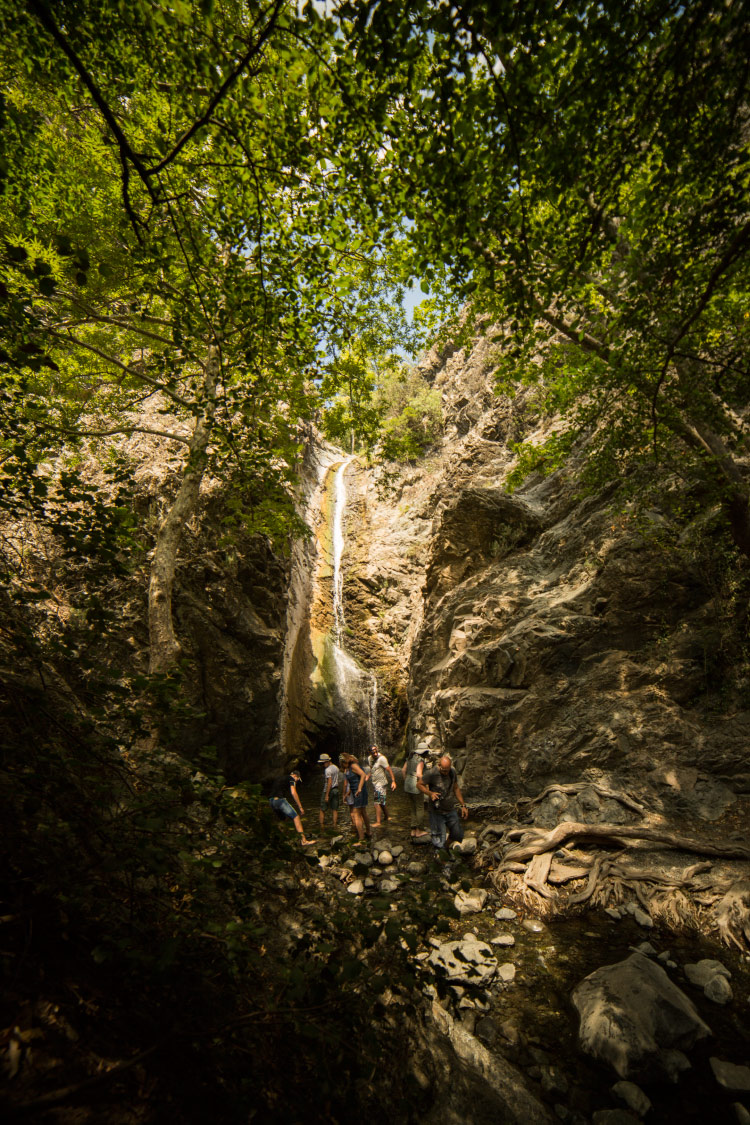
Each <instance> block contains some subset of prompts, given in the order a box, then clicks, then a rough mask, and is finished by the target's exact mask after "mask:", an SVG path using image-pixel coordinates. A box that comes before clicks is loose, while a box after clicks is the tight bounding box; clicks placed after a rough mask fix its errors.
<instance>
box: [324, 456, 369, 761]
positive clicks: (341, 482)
mask: <svg viewBox="0 0 750 1125" xmlns="http://www.w3.org/2000/svg"><path fill="white" fill-rule="evenodd" d="M353 460H354V458H353V457H349V458H348V459H347V460H346V461H342V463H341V464H340V465H339V467H338V469H337V470H336V476H335V478H334V489H333V542H332V546H333V659H334V664H335V668H336V681H337V683H338V685H339V688H340V690H341V694H342V696H343V698H344V700H345V702H346V703H347V704H348V705H349V707H350V709H351V710H352V711H353V712H354V713H355V714H356V712H357V711H361V710H366V715H367V738H368V741H369V742H374V741H375V740H376V739H377V735H378V681H377V679H376V677H375V675H374V674H373V673H372V672H370V671H368V670H367V669H366V668H362V667H361V666H360V665H359V664H358V663H357V661H356V660H355V659H354V657H353V656H351V655H350V654H349V653H348V652H347V651H346V649H345V647H344V628H345V625H346V620H345V617H344V572H343V569H342V566H341V560H342V557H343V554H344V512H345V510H346V500H347V496H346V479H345V473H346V470H347V468H348V467H349V465H350V464H351V462H352V461H353ZM363 704H364V708H363Z"/></svg>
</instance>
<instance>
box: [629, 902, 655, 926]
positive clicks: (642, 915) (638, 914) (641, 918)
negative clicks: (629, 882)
mask: <svg viewBox="0 0 750 1125" xmlns="http://www.w3.org/2000/svg"><path fill="white" fill-rule="evenodd" d="M633 918H634V919H635V921H636V922H637V923H638V925H639V926H643V928H644V929H646V930H651V929H653V926H654V920H653V918H652V917H651V915H650V914H646V912H645V911H644V910H641V909H639V907H637V906H636V908H635V910H634V911H633Z"/></svg>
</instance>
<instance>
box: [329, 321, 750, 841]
mask: <svg viewBox="0 0 750 1125" xmlns="http://www.w3.org/2000/svg"><path fill="white" fill-rule="evenodd" d="M492 348H493V345H492V343H491V342H490V340H489V339H486V338H479V339H477V340H475V341H474V343H473V345H472V346H470V347H468V348H466V349H462V350H452V351H451V350H447V351H443V352H438V351H434V352H433V353H431V354H430V355H429V356H427V358H426V359H425V360H424V361H423V363H422V367H421V369H422V372H423V374H424V376H425V377H426V378H427V379H428V381H430V382H431V383H432V385H433V386H434V387H436V388H438V389H439V390H440V392H441V395H442V401H443V407H444V411H445V434H444V438H443V441H442V444H441V445H440V446H439V447H438V448H436V449H435V450H434V451H433V452H432V453H431V454H430V455H429V456H428V457H427V458H426V459H425V460H424V461H422V462H420V463H419V464H417V465H414V466H411V467H407V468H406V469H405V470H404V472H403V474H402V476H401V477H400V479H399V480H398V482H397V485H396V487H395V488H394V489H392V490H391V491H390V493H388V494H384V493H383V490H382V488H381V493H380V494H379V493H378V485H379V483H380V484H381V485H382V476H379V470H378V469H374V470H369V471H368V472H364V471H361V472H360V474H359V486H358V487H359V490H360V492H359V495H360V500H359V508H358V517H359V518H358V521H355V520H352V522H351V524H350V529H349V534H350V537H351V538H352V542H351V545H350V559H351V561H352V567H351V569H350V571H349V573H348V576H347V585H346V594H347V597H348V598H349V599H350V602H351V604H352V605H353V606H355V607H356V611H355V613H354V618H356V621H355V632H356V633H357V643H361V644H362V646H363V649H369V650H370V652H371V653H372V654H373V656H374V660H375V664H376V665H377V664H379V666H380V667H382V668H383V669H386V668H387V669H388V673H387V674H388V676H389V677H390V682H391V685H392V691H393V692H395V693H396V695H398V696H399V698H400V694H399V693H401V694H403V693H404V692H406V693H408V702H409V727H408V738H409V741H410V743H412V742H416V741H418V740H427V741H428V742H429V743H430V744H431V745H432V746H434V747H438V746H439V747H441V748H443V749H444V750H446V751H447V752H449V753H450V754H451V755H452V756H453V758H454V762H455V764H456V766H457V768H458V770H459V774H460V777H461V783H462V787H463V791H464V793H465V794H466V795H467V796H468V798H469V800H470V802H471V801H472V800H473V801H474V802H478V803H482V802H485V801H486V802H488V803H492V802H496V801H502V800H506V799H508V798H513V797H514V796H517V795H518V794H519V793H521V794H529V795H531V794H532V793H534V794H535V793H537V792H539V790H540V789H541V788H542V787H543V786H544V785H545V784H547V783H549V782H550V781H553V780H557V781H560V780H575V781H577V780H580V779H581V777H585V778H591V779H592V780H601V779H605V780H606V779H607V778H608V777H610V776H620V777H621V776H622V775H625V776H628V775H629V776H631V777H633V778H637V780H638V783H639V785H640V786H641V792H642V793H645V792H646V791H647V792H648V795H649V801H650V803H651V805H652V807H653V808H654V809H656V810H663V811H669V810H670V809H673V810H678V811H682V812H685V813H688V814H690V815H693V816H697V817H699V818H702V819H704V820H707V821H710V820H715V819H717V818H719V817H721V816H722V815H723V814H724V812H725V811H726V810H727V809H728V808H730V806H731V803H732V802H733V801H734V800H735V799H736V796H735V794H736V793H737V792H744V791H750V773H748V769H747V759H746V749H745V748H746V746H747V741H748V736H749V735H750V712H748V711H747V710H746V709H745V707H744V704H743V703H742V696H741V694H740V692H739V689H738V690H737V692H735V694H734V696H733V698H732V699H731V700H728V698H727V696H725V698H724V700H723V702H722V703H721V705H720V706H718V707H717V706H715V704H716V701H717V698H718V697H716V696H715V695H714V694H713V693H714V691H715V690H716V691H718V690H719V683H718V679H713V680H712V672H711V666H712V664H715V660H714V657H715V654H716V653H717V650H718V646H719V643H720V635H721V633H720V623H719V618H718V616H717V605H716V602H715V598H714V594H715V591H714V590H713V589H712V588H711V583H710V582H706V581H705V579H704V577H703V574H702V572H701V569H700V564H699V563H698V562H697V560H695V559H694V558H693V559H692V562H691V558H690V557H689V556H687V555H684V556H681V555H680V553H679V551H676V552H673V553H671V554H669V553H667V552H666V551H664V550H661V549H660V548H659V540H660V536H662V533H663V530H664V527H665V526H666V524H667V515H666V514H665V513H664V512H661V511H659V510H657V509H656V508H654V509H652V510H649V511H648V512H645V513H644V512H640V513H636V510H635V508H634V507H633V505H632V504H631V503H630V502H628V501H627V500H622V501H620V499H619V493H618V482H617V481H614V482H613V483H612V485H611V486H610V487H609V488H608V489H606V490H605V491H604V492H602V493H600V494H598V495H588V496H582V495H581V492H580V488H579V473H578V470H579V469H580V468H581V466H582V464H583V460H582V458H583V457H584V456H585V452H584V453H581V454H580V455H579V460H578V461H576V460H575V458H574V459H573V460H572V461H571V462H570V464H569V465H568V466H567V467H566V468H565V469H562V470H558V471H556V472H554V473H552V474H551V475H550V476H547V477H542V476H541V475H540V474H539V473H533V474H532V475H530V476H528V477H527V478H526V480H525V481H524V482H523V484H522V486H521V487H520V488H518V489H517V491H515V492H514V493H513V494H512V495H509V494H508V493H507V492H506V491H505V482H506V480H507V477H508V473H509V472H510V470H511V469H512V468H513V467H514V466H515V464H516V463H517V456H516V453H515V452H514V451H513V448H512V446H513V444H514V443H517V442H519V441H521V440H529V441H532V442H533V441H539V440H541V439H542V438H544V437H545V436H547V435H549V433H550V432H551V431H552V430H554V427H555V425H556V423H555V421H554V419H544V418H541V417H540V416H539V415H538V413H537V412H536V408H535V406H534V403H533V400H532V399H531V397H530V395H528V394H525V393H521V394H520V395H519V396H518V397H516V398H514V399H509V398H506V397H502V396H500V397H498V396H495V395H494V394H493V392H492V374H493V369H494V366H495V363H496V360H495V357H494V355H493V350H492ZM726 687H727V683H726V679H724V683H723V688H726ZM384 694H387V692H385V693H384ZM395 711H396V713H397V718H398V716H401V715H402V712H401V711H399V710H398V708H396V709H395ZM392 718H393V712H392ZM399 721H400V720H399ZM389 729H390V734H391V740H392V741H396V736H397V735H398V733H399V726H398V721H394V722H391V726H390V728H389ZM717 774H720V775H721V776H722V779H723V780H722V781H718V780H717V779H716V775H717ZM592 801H593V804H592V805H591V807H588V808H583V809H582V808H580V807H578V804H576V803H575V802H574V803H573V804H571V807H570V808H569V809H566V808H565V807H562V806H561V807H559V808H557V809H552V808H550V809H548V810H546V814H545V815H547V817H548V823H550V824H553V823H557V821H558V820H561V819H566V820H570V819H575V820H578V821H596V820H601V821H605V820H606V821H609V822H612V821H613V820H614V821H615V822H617V821H622V820H623V819H628V814H627V812H623V809H622V808H621V807H617V806H616V805H615V804H614V803H613V802H606V801H603V800H601V799H599V798H596V796H595V795H594V796H593V797H592ZM578 802H579V803H580V798H579V799H578Z"/></svg>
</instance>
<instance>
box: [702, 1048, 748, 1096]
mask: <svg viewBox="0 0 750 1125" xmlns="http://www.w3.org/2000/svg"><path fill="white" fill-rule="evenodd" d="M709 1062H710V1063H711V1070H712V1071H713V1072H714V1078H715V1079H716V1081H717V1082H718V1083H719V1085H720V1086H723V1087H724V1089H725V1090H730V1091H731V1092H732V1093H733V1094H744V1093H747V1092H748V1091H750V1067H748V1066H736V1065H735V1063H730V1062H725V1061H724V1059H717V1058H716V1057H714V1056H712V1057H711V1058H710V1059H709Z"/></svg>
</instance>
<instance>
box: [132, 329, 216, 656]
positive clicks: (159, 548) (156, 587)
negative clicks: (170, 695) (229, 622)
mask: <svg viewBox="0 0 750 1125" xmlns="http://www.w3.org/2000/svg"><path fill="white" fill-rule="evenodd" d="M217 366H218V361H217V357H216V354H215V352H214V350H213V349H212V351H211V353H210V355H209V359H208V363H207V365H206V378H205V391H206V405H205V408H204V410H203V413H202V414H201V415H200V416H199V417H198V418H197V419H196V423H195V428H194V430H193V436H192V438H191V440H190V446H189V450H190V451H189V454H188V459H187V463H186V465H185V471H184V473H183V476H182V481H181V483H180V487H179V489H178V491H177V496H176V497H175V500H174V503H173V504H172V506H171V508H170V509H169V511H168V512H167V514H166V516H165V518H164V520H163V521H162V524H161V526H160V528H159V530H158V532H157V536H156V543H155V546H154V554H153V558H152V560H151V576H150V580H149V586H148V635H149V671H150V672H151V673H152V674H155V673H157V674H158V673H165V672H168V671H169V670H170V669H171V668H174V666H175V664H176V663H177V661H178V659H179V657H180V654H181V651H182V650H181V649H180V645H179V642H178V640H177V637H176V636H175V631H174V622H173V620H172V588H173V586H174V575H175V567H176V563H177V552H178V550H179V546H180V540H181V539H182V533H183V531H184V530H185V525H186V524H187V522H188V520H189V519H190V517H191V516H192V515H193V514H194V513H195V511H196V510H197V507H198V497H199V494H200V486H201V480H202V479H203V474H204V472H205V469H206V462H207V460H208V457H207V449H208V442H209V439H210V437H211V430H212V428H213V421H214V413H215V406H216V374H217V372H216V368H217Z"/></svg>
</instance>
